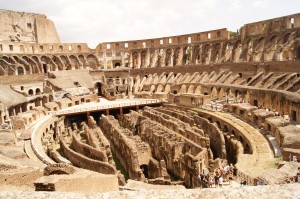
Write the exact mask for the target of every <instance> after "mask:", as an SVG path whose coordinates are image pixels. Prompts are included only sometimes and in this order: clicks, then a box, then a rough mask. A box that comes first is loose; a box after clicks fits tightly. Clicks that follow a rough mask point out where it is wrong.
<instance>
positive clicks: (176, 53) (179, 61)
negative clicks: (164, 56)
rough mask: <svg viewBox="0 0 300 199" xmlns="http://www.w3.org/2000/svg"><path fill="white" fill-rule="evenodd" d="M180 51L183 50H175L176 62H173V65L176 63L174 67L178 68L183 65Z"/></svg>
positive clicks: (178, 48)
mask: <svg viewBox="0 0 300 199" xmlns="http://www.w3.org/2000/svg"><path fill="white" fill-rule="evenodd" d="M180 51H181V49H180V47H177V48H176V49H175V52H174V59H173V60H174V61H173V63H174V66H178V65H181V55H180V54H181V53H180Z"/></svg>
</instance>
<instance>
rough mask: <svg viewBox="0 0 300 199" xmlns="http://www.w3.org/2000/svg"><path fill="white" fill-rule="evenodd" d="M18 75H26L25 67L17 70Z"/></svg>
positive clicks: (19, 67)
mask: <svg viewBox="0 0 300 199" xmlns="http://www.w3.org/2000/svg"><path fill="white" fill-rule="evenodd" d="M16 75H25V69H24V67H23V66H18V67H17V70H16Z"/></svg>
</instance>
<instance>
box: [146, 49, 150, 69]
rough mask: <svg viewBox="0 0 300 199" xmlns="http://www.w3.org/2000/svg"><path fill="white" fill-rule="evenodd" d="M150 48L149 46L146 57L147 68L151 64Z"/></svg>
mask: <svg viewBox="0 0 300 199" xmlns="http://www.w3.org/2000/svg"><path fill="white" fill-rule="evenodd" d="M150 57H151V56H150V50H149V48H148V50H147V53H146V57H145V68H148V67H149V65H150Z"/></svg>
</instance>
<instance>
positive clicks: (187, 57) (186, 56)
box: [182, 46, 191, 65]
mask: <svg viewBox="0 0 300 199" xmlns="http://www.w3.org/2000/svg"><path fill="white" fill-rule="evenodd" d="M190 62H191V47H190V46H186V47H184V48H183V57H182V64H183V65H189V64H190Z"/></svg>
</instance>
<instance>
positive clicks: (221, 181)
mask: <svg viewBox="0 0 300 199" xmlns="http://www.w3.org/2000/svg"><path fill="white" fill-rule="evenodd" d="M222 185H223V177H222V176H220V177H219V186H220V188H222Z"/></svg>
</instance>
